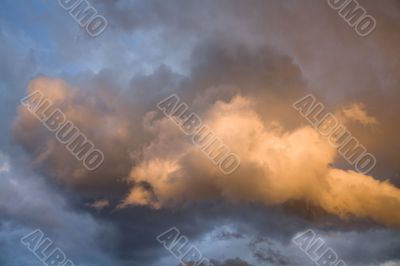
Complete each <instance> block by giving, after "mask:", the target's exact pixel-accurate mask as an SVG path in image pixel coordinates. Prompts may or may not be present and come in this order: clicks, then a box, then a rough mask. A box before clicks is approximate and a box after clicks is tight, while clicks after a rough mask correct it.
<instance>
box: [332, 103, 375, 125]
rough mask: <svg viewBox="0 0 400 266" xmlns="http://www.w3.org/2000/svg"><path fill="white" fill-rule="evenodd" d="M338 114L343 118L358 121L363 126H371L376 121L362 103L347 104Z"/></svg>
mask: <svg viewBox="0 0 400 266" xmlns="http://www.w3.org/2000/svg"><path fill="white" fill-rule="evenodd" d="M340 114H341V115H342V116H343V119H344V120H350V121H355V122H359V123H361V124H362V125H364V126H372V125H375V124H377V123H378V121H377V120H376V118H375V117H373V116H370V115H368V114H367V111H366V110H365V105H364V104H362V103H355V104H352V105H350V106H347V107H345V108H343V109H342V110H341V113H340Z"/></svg>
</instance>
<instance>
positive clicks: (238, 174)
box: [122, 96, 400, 226]
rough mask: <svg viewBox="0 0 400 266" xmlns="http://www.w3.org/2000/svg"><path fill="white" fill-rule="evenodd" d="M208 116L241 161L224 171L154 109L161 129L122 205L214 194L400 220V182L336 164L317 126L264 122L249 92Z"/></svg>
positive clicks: (154, 127)
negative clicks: (228, 172)
mask: <svg viewBox="0 0 400 266" xmlns="http://www.w3.org/2000/svg"><path fill="white" fill-rule="evenodd" d="M203 122H204V124H206V125H208V126H209V127H210V128H212V129H213V131H214V133H215V135H216V136H218V137H220V138H221V139H222V140H223V142H224V143H225V144H226V145H227V146H228V147H230V148H231V150H232V151H233V152H235V153H236V154H238V155H240V159H241V164H240V167H239V168H238V169H237V170H236V171H235V172H234V173H233V174H231V175H224V174H222V173H220V172H219V169H218V168H217V167H215V166H214V165H213V164H212V163H211V162H210V161H209V160H208V159H207V157H206V156H205V155H204V154H203V153H202V152H201V151H200V148H199V147H197V146H195V145H193V144H192V143H191V141H190V139H189V138H187V139H186V140H185V141H182V138H183V133H182V132H180V130H179V129H178V127H177V126H176V125H175V124H174V123H173V122H171V121H170V120H169V118H161V119H157V118H155V116H154V113H149V114H148V115H147V117H146V120H145V123H144V125H145V127H146V129H147V130H148V131H149V133H150V134H153V135H155V136H156V137H155V139H154V141H152V142H151V143H150V144H149V145H147V146H146V147H145V148H144V150H143V154H142V155H141V156H142V158H141V160H140V162H139V163H137V164H136V165H135V166H134V167H133V168H132V171H131V174H130V179H131V181H132V182H133V183H134V184H135V186H134V188H133V189H132V190H131V192H130V193H129V195H128V196H127V197H126V199H125V200H124V203H123V205H122V206H126V205H149V206H152V207H154V208H160V207H168V206H174V205H179V204H185V203H188V202H195V201H201V200H206V199H210V198H211V199H212V198H224V199H227V200H229V201H233V202H261V203H264V204H266V205H276V204H283V203H286V202H289V201H291V200H301V201H305V202H310V203H312V204H314V205H316V206H319V207H321V208H323V209H324V210H325V211H327V212H328V213H331V214H335V215H338V216H340V217H342V218H346V217H349V216H355V217H358V218H368V219H371V220H373V221H375V222H378V223H382V224H384V225H387V226H400V215H399V214H398V212H396V210H397V209H398V208H399V206H400V190H399V189H397V188H396V187H395V186H393V185H391V184H390V183H388V182H380V181H377V180H375V179H374V178H373V177H370V176H366V175H362V174H359V173H356V172H353V171H345V170H340V169H335V168H333V167H332V166H331V164H332V163H333V162H334V160H335V156H336V150H335V148H334V147H333V146H331V145H330V144H329V143H328V141H327V140H326V139H324V138H322V137H321V136H320V135H319V134H318V132H316V131H315V130H314V129H312V128H311V127H308V126H306V127H299V128H297V129H294V130H293V131H285V130H284V129H283V128H282V127H281V126H280V125H279V122H277V121H267V122H263V120H262V118H261V117H260V116H259V115H258V114H257V113H256V112H255V111H254V101H253V100H251V99H248V98H245V97H243V96H237V97H234V98H233V99H232V100H231V101H230V102H223V101H218V102H216V103H215V104H214V105H213V106H211V107H210V108H209V110H208V111H207V112H206V113H205V114H204V116H203Z"/></svg>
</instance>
